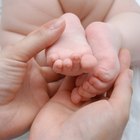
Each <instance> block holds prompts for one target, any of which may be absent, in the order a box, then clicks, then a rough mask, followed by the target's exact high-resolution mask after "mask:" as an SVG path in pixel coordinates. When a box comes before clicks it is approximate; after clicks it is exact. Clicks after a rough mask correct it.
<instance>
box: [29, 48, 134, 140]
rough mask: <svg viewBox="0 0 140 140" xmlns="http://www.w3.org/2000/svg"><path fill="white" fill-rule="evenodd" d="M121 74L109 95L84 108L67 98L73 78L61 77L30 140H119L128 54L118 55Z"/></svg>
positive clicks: (127, 98) (127, 91)
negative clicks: (55, 91)
mask: <svg viewBox="0 0 140 140" xmlns="http://www.w3.org/2000/svg"><path fill="white" fill-rule="evenodd" d="M119 58H120V63H121V69H122V70H121V73H120V75H119V77H118V78H117V80H116V82H115V84H114V88H113V90H112V92H111V93H112V94H111V95H110V96H109V97H108V98H107V97H106V98H102V99H101V100H96V99H95V98H94V101H93V102H92V103H86V105H85V104H84V105H79V106H78V105H77V106H76V105H74V104H73V103H72V102H71V99H70V95H71V91H72V89H73V88H74V79H72V78H69V77H67V78H65V80H64V82H63V83H62V85H61V87H60V88H59V90H58V92H57V93H56V95H55V96H54V97H53V98H52V99H51V100H50V101H49V102H48V103H47V104H46V105H45V106H44V107H43V109H42V110H41V111H40V113H39V114H38V116H37V117H36V119H35V121H34V123H33V125H32V128H31V133H30V140H91V139H92V140H119V139H120V138H121V135H122V133H123V130H124V128H125V125H126V123H127V120H128V116H129V109H130V102H131V92H132V91H131V79H132V71H131V70H130V69H129V66H130V55H129V53H128V51H127V50H125V49H124V50H122V51H121V52H120V56H119Z"/></svg>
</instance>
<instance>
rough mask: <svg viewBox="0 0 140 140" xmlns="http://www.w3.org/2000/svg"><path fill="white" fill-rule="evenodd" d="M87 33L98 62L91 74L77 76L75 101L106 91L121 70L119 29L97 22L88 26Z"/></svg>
mask: <svg viewBox="0 0 140 140" xmlns="http://www.w3.org/2000/svg"><path fill="white" fill-rule="evenodd" d="M86 35H87V40H88V43H89V45H90V46H91V49H92V52H93V55H94V56H95V57H96V59H97V62H98V63H97V65H96V66H95V67H94V69H93V72H92V73H91V74H86V75H85V74H83V75H81V76H79V77H78V78H77V81H76V86H77V87H76V88H75V89H74V90H73V92H72V101H73V102H75V103H78V102H79V101H82V100H88V99H90V98H91V97H94V96H96V95H99V94H103V93H105V92H106V91H107V90H108V89H109V88H110V87H111V86H112V85H113V83H114V81H115V79H116V78H117V76H118V74H119V71H120V64H119V59H118V52H119V48H120V46H121V39H120V36H119V35H118V33H117V31H115V29H113V28H112V27H111V26H110V25H108V24H106V23H101V22H95V23H92V24H90V25H89V26H88V27H87V29H86Z"/></svg>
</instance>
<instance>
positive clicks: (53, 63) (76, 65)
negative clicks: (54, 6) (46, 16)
mask: <svg viewBox="0 0 140 140" xmlns="http://www.w3.org/2000/svg"><path fill="white" fill-rule="evenodd" d="M62 18H64V20H65V22H66V29H65V31H64V33H63V34H62V36H61V38H60V39H59V40H58V41H57V42H56V43H55V44H54V45H53V46H52V47H51V48H50V49H49V50H48V51H47V64H48V66H50V67H52V68H53V70H54V71H55V72H56V73H60V74H64V75H69V76H76V75H80V74H82V73H88V72H91V71H92V70H93V67H94V66H95V64H96V59H95V57H94V56H93V54H92V50H91V47H90V46H89V45H88V43H87V40H86V37H85V31H84V29H83V27H82V25H81V23H80V20H79V19H78V17H77V16H76V15H74V14H70V13H67V14H64V15H63V16H62ZM89 60H90V61H89Z"/></svg>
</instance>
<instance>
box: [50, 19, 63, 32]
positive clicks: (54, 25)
mask: <svg viewBox="0 0 140 140" xmlns="http://www.w3.org/2000/svg"><path fill="white" fill-rule="evenodd" d="M64 23H65V21H64V19H62V18H58V19H56V20H55V21H54V22H53V23H52V24H51V25H50V27H49V29H51V30H54V29H57V28H60V27H61V26H62V25H63V24H64Z"/></svg>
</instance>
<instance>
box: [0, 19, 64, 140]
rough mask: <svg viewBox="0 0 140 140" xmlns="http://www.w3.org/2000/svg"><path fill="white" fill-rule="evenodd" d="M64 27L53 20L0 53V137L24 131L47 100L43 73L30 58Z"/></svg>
mask: <svg viewBox="0 0 140 140" xmlns="http://www.w3.org/2000/svg"><path fill="white" fill-rule="evenodd" d="M64 28H65V23H64V21H62V20H61V19H60V20H53V21H51V22H49V23H47V24H44V25H43V26H41V27H40V28H39V29H37V30H35V31H34V32H32V33H31V34H29V35H28V36H27V37H25V38H24V39H23V40H22V41H20V42H18V43H17V44H14V45H10V46H6V47H4V48H1V52H0V139H1V140H3V139H4V140H5V139H11V138H12V137H15V136H17V135H20V134H22V133H23V132H25V131H26V130H27V129H28V128H29V127H30V125H31V123H32V121H33V119H34V118H35V116H36V114H37V113H38V111H39V109H40V108H41V107H42V106H43V105H44V104H45V103H46V102H47V101H48V99H49V96H48V92H47V90H48V89H47V83H46V81H45V79H44V75H43V74H44V73H43V72H42V69H41V67H40V66H39V65H38V63H37V62H36V60H35V59H34V57H35V56H36V55H37V54H38V53H39V52H40V51H42V50H44V49H46V48H47V47H49V46H50V45H51V44H53V43H54V42H55V41H56V40H57V39H58V38H59V37H60V35H61V34H62V32H63V30H64Z"/></svg>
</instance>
